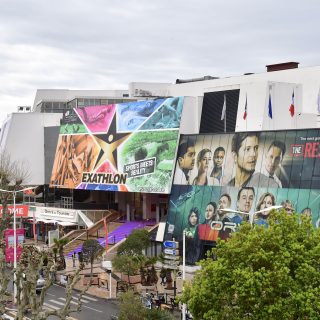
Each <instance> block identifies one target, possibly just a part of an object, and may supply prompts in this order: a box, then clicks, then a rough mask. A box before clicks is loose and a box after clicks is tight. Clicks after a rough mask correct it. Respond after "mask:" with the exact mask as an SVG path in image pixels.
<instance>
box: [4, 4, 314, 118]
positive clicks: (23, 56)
mask: <svg viewBox="0 0 320 320" xmlns="http://www.w3.org/2000/svg"><path fill="white" fill-rule="evenodd" d="M0 5H1V7H0V34H1V37H0V67H1V72H0V81H1V89H0V107H1V109H0V121H1V122H2V120H3V119H4V118H5V116H6V114H7V113H10V112H13V111H15V110H16V107H17V106H18V105H32V103H33V99H34V95H35V92H36V89H38V88H69V89H127V85H128V83H129V82H132V81H153V82H174V81H175V79H177V78H194V77H199V76H204V75H212V76H220V77H223V76H232V75H239V74H243V73H245V72H257V73H259V72H264V71H265V65H266V64H270V63H278V62H285V61H298V62H300V63H301V64H300V66H301V67H303V66H313V65H319V51H320V50H319V47H320V42H319V39H320V37H319V35H320V22H319V21H320V20H319V9H320V2H319V1H318V0H311V1H308V0H306V1H304V2H301V1H297V0H291V1H288V0H283V1H279V0H277V1H275V0H269V1H265V0H261V1H256V0H245V1H241V0H239V1H236V0H233V1H231V0H221V1H216V0H197V1H195V0H184V1H182V0H121V1H114V0H113V1H110V0H90V1H89V0H87V1H85V0H64V1H61V0H54V1H47V0H20V1H17V0H8V1H4V0H0Z"/></svg>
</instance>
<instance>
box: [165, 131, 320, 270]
mask: <svg viewBox="0 0 320 320" xmlns="http://www.w3.org/2000/svg"><path fill="white" fill-rule="evenodd" d="M319 189H320V132H319V129H309V130H290V131H277V132H257V133H256V132H244V133H233V134H214V135H212V134H210V135H209V134H207V135H192V136H191V135H190V136H185V135H183V136H181V139H180V144H179V149H178V155H177V164H176V171H175V176H174V184H173V187H172V191H171V195H170V205H169V213H168V218H167V228H166V235H165V240H171V239H172V238H175V239H177V240H178V241H181V240H182V234H183V231H184V230H185V231H186V235H187V246H188V247H189V249H188V250H187V253H188V254H187V262H188V263H189V264H194V263H195V262H196V261H198V260H199V259H201V258H203V257H204V254H205V252H206V251H207V249H208V248H210V247H212V246H214V245H215V241H216V240H217V238H218V237H219V238H222V239H226V238H228V237H229V235H230V233H231V232H233V231H235V230H236V229H237V227H238V225H239V224H240V223H241V222H242V221H250V222H252V223H256V224H260V225H264V226H266V227H267V226H268V211H261V210H265V209H266V208H268V207H271V206H276V205H280V206H283V207H284V208H285V209H286V211H287V212H288V214H291V213H292V212H298V213H300V214H304V215H308V216H310V217H311V219H312V222H313V224H314V225H315V226H316V227H318V226H319V224H320V192H319ZM221 209H223V210H226V209H230V211H228V210H227V211H223V210H221Z"/></svg>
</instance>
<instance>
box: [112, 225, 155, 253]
mask: <svg viewBox="0 0 320 320" xmlns="http://www.w3.org/2000/svg"><path fill="white" fill-rule="evenodd" d="M150 243H151V241H150V235H149V233H148V231H147V230H145V229H136V230H133V231H132V233H131V234H130V235H129V236H128V237H127V239H126V241H124V242H123V243H121V244H120V245H119V247H118V250H117V253H118V254H127V255H133V256H141V255H142V251H143V250H145V249H147V248H148V247H149V246H150Z"/></svg>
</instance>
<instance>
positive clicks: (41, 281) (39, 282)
mask: <svg viewBox="0 0 320 320" xmlns="http://www.w3.org/2000/svg"><path fill="white" fill-rule="evenodd" d="M45 283H46V280H45V279H44V278H43V276H42V275H40V276H39V279H38V280H37V285H36V292H37V293H40V292H41V290H42V289H43V287H44V285H45Z"/></svg>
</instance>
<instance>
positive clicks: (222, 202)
mask: <svg viewBox="0 0 320 320" xmlns="http://www.w3.org/2000/svg"><path fill="white" fill-rule="evenodd" d="M218 205H219V214H220V215H221V214H225V213H226V212H224V211H220V210H221V209H227V208H230V206H231V203H230V201H229V199H228V197H226V196H222V197H221V198H220V199H219V204H218Z"/></svg>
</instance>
